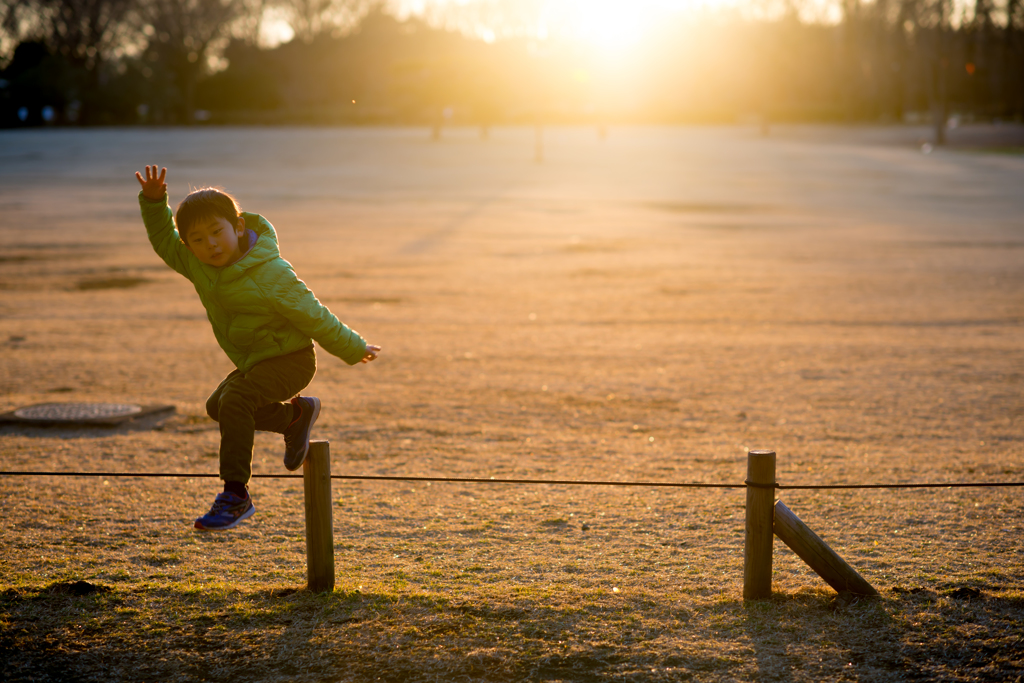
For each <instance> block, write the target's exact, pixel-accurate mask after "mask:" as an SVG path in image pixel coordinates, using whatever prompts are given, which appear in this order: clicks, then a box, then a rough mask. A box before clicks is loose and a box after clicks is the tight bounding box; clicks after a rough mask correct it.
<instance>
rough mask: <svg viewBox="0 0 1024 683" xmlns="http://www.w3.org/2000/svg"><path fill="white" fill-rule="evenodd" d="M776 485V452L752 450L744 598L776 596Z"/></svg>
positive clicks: (744, 557) (749, 468)
mask: <svg viewBox="0 0 1024 683" xmlns="http://www.w3.org/2000/svg"><path fill="white" fill-rule="evenodd" d="M757 484H761V486H757ZM773 484H775V451H750V452H748V453H747V534H746V543H745V544H744V546H743V599H744V600H762V599H764V598H769V597H771V595H772V535H773V530H772V523H773V515H774V505H773V504H774V502H775V489H774V487H773V486H772V485H773Z"/></svg>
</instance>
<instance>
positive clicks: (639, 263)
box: [0, 128, 1024, 681]
mask: <svg viewBox="0 0 1024 683" xmlns="http://www.w3.org/2000/svg"><path fill="white" fill-rule="evenodd" d="M834 133H835V130H833V131H832V132H829V130H828V129H807V130H797V129H788V130H782V131H780V132H779V133H778V134H777V135H775V134H773V135H772V136H770V137H767V138H762V137H759V136H758V135H756V134H755V133H754V132H753V131H751V130H746V129H742V128H720V129H719V128H708V129H700V128H691V129H670V128H666V129H657V128H638V129H625V128H624V129H612V130H611V131H610V134H609V136H608V138H607V139H606V140H604V141H601V140H600V139H599V138H598V136H597V134H596V132H595V131H594V130H592V129H550V130H547V131H545V135H544V142H545V148H544V157H545V159H544V162H543V163H535V161H534V158H533V157H534V132H533V131H532V130H525V129H497V130H494V131H492V134H491V136H490V139H488V140H481V139H479V137H478V136H477V133H476V131H473V130H461V131H446V134H445V136H444V138H443V139H442V140H441V141H440V142H431V141H430V140H429V136H428V133H427V132H426V131H423V130H412V129H408V130H402V129H397V130H396V129H390V130H385V129H366V130H362V129H201V130H194V131H190V130H158V129H151V130H150V129H131V130H95V131H28V132H0V349H2V351H0V412H2V411H6V410H10V409H13V408H16V407H19V406H23V405H28V404H33V403H40V402H48V401H103V402H134V403H142V404H148V403H164V402H167V403H173V404H174V405H175V406H176V408H177V413H176V415H175V416H173V417H171V418H169V419H166V420H163V421H157V422H153V421H150V422H146V423H143V424H140V425H136V426H134V427H125V428H120V429H75V430H55V429H29V428H23V427H3V428H2V429H0V469H4V470H12V469H36V470H83V471H90V470H92V471H125V472H131V471H135V472H141V471H168V472H215V471H216V465H217V456H216V451H217V444H218V439H219V434H218V431H217V427H216V424H215V423H213V422H212V421H211V420H209V419H208V418H207V417H206V415H205V412H204V408H203V406H204V403H205V400H206V397H207V395H208V394H209V392H210V391H212V390H213V388H214V387H216V385H217V383H218V382H219V381H220V379H221V378H222V377H223V375H225V374H227V373H228V372H229V371H230V370H231V366H230V363H229V361H228V360H227V358H226V357H225V356H224V354H223V353H222V352H221V351H220V350H219V348H218V347H217V345H216V342H215V340H214V338H213V334H212V332H211V330H210V326H209V324H208V322H207V321H206V317H205V313H204V311H203V309H202V307H201V305H200V303H199V301H198V298H197V297H196V296H195V293H194V291H193V289H192V287H191V285H190V284H189V283H188V282H187V281H185V280H184V279H182V278H181V277H180V276H178V275H177V274H175V273H174V272H172V271H170V270H169V269H168V268H166V267H165V266H164V265H163V263H162V262H161V261H160V260H159V259H158V258H157V257H156V255H155V254H153V252H152V250H151V249H150V246H149V244H148V242H147V240H146V237H145V232H144V230H143V228H142V224H141V220H140V218H139V212H138V205H137V201H136V193H137V190H138V186H137V184H136V182H135V180H134V178H133V177H132V174H133V173H134V171H136V170H139V169H141V168H142V167H143V166H144V165H145V164H147V163H156V164H161V165H166V166H167V167H168V168H169V173H168V182H169V184H170V193H171V201H172V203H175V204H176V202H177V201H179V200H180V199H181V198H182V197H183V196H184V194H185V193H186V192H187V189H188V187H189V186H202V185H206V184H214V185H220V186H223V187H225V188H227V189H228V190H230V191H232V192H233V193H235V194H236V196H237V197H238V198H239V199H240V200H241V202H242V205H243V208H245V209H246V210H250V211H256V212H259V213H262V214H263V215H265V216H266V217H267V218H268V219H269V220H270V221H271V222H272V223H273V224H274V225H275V227H276V228H277V230H278V232H279V235H280V241H281V245H282V253H283V255H284V256H285V258H287V259H289V260H290V261H291V262H292V263H293V264H294V265H295V267H296V270H297V271H298V273H299V274H300V276H301V277H303V279H305V280H306V282H307V283H308V284H309V285H310V287H311V288H312V289H313V290H314V291H315V292H316V293H317V295H318V296H319V298H320V299H321V300H322V301H324V302H325V303H326V304H327V305H328V306H330V308H331V309H332V310H333V311H334V312H335V313H337V314H338V316H339V317H340V318H341V319H342V320H344V321H346V322H347V323H349V324H350V325H351V326H352V327H354V328H355V329H356V330H358V331H359V332H360V333H361V334H363V335H364V336H365V337H366V338H367V339H368V340H370V341H371V342H373V343H377V344H381V345H382V346H383V347H384V351H383V353H382V356H381V358H380V359H379V360H378V361H377V362H375V363H372V364H369V365H364V366H357V367H348V366H346V365H345V364H344V363H343V362H342V361H340V360H338V359H336V358H332V357H330V356H328V355H326V354H325V353H323V352H320V354H319V364H320V367H319V372H318V374H317V376H316V378H315V379H314V381H313V383H312V385H311V386H310V388H309V389H308V390H307V392H306V393H309V394H311V395H315V396H319V397H320V398H321V399H322V401H323V404H324V412H323V413H322V416H321V418H320V421H319V422H318V423H317V427H316V430H315V436H316V437H317V438H323V439H329V440H330V442H331V449H332V456H333V468H334V472H335V473H345V474H409V475H441V476H472V477H491V476H493V477H499V478H500V477H523V478H545V479H584V478H594V479H621V480H626V479H632V480H656V481H681V482H689V481H700V482H722V483H739V482H741V481H742V480H743V478H744V476H745V462H746V451H747V450H748V449H753V448H772V449H775V450H776V451H777V452H778V456H779V460H778V462H779V475H778V476H779V480H780V481H781V482H782V483H783V484H797V483H807V484H815V483H874V482H971V481H990V482H991V481H1024V433H1022V432H1024V430H1022V428H1024V398H1022V396H1024V391H1022V390H1024V381H1022V378H1024V348H1022V345H1021V333H1022V331H1024V190H1022V188H1024V156H1021V155H1020V154H1013V153H994V152H981V151H973V152H972V151H962V150H960V151H945V150H936V151H933V152H932V153H931V154H924V153H922V152H921V150H920V149H919V148H918V147H917V146H916V145H912V144H864V143H853V142H851V141H850V139H849V138H848V136H847V137H844V136H842V135H837V134H834ZM884 137H885V136H884V135H880V136H876V139H881V138H884ZM281 455H282V445H281V441H280V437H278V436H277V435H272V434H259V435H257V443H256V449H255V453H254V469H255V471H256V472H257V473H284V471H285V470H284V468H283V465H282V464H281ZM251 489H252V494H253V499H254V501H255V504H256V508H257V513H256V516H255V517H254V518H252V519H251V520H250V521H248V522H246V523H244V524H243V525H242V526H240V527H239V528H238V529H236V530H232V531H230V532H227V533H222V534H201V533H198V532H195V531H193V529H192V528H191V525H192V521H193V519H194V518H195V517H197V516H199V515H200V514H202V513H203V512H205V511H206V509H207V508H208V507H209V504H210V502H211V501H212V498H213V495H214V494H215V492H216V491H217V490H219V489H218V487H217V482H216V481H215V480H209V479H190V480H162V479H130V478H129V479H123V478H111V479H109V480H100V479H75V478H23V477H19V478H14V477H0V591H2V592H0V666H2V669H3V678H4V680H10V681H29V680H38V681H57V680H62V681H64V680H83V681H85V680H103V681H112V680H131V681H142V680H145V681H155V680H182V681H188V680H210V681H214V680H217V681H222V680H253V681H350V680H352V681H362V680H385V681H471V680H473V681H475V680H494V681H499V680H501V681H504V680H545V681H555V680H564V681H683V680H693V681H728V680H749V681H754V680H757V681H765V680H778V681H820V680H850V681H853V680H857V681H886V680H918V679H919V680H949V681H981V680H987V681H991V680H1011V681H1012V680H1021V677H1022V676H1024V640H1022V636H1024V628H1022V626H1021V624H1022V623H1024V622H1022V620H1024V558H1022V551H1024V535H1022V529H1024V524H1022V515H1024V501H1022V495H1024V491H1022V490H1021V489H1019V488H1018V489H1013V488H979V489H928V490H900V491H890V490H869V491H835V492H832V491H829V492H802V491H790V492H787V491H782V492H780V496H779V497H780V498H781V499H782V500H784V501H785V502H786V504H787V505H788V506H789V507H790V508H791V509H793V510H794V512H796V513H797V514H798V515H800V516H801V518H802V519H803V520H804V521H806V522H807V523H808V524H809V525H810V526H811V527H812V528H813V529H815V530H816V531H817V532H818V533H819V535H821V536H822V537H823V538H824V539H825V540H826V541H828V542H829V543H830V544H831V545H832V547H833V548H835V549H836V550H837V551H838V552H839V553H840V554H841V555H843V556H844V557H845V558H846V559H847V560H848V561H849V562H850V563H851V564H852V565H854V566H855V567H856V568H857V569H858V570H859V571H860V572H861V573H862V574H863V575H864V577H865V578H866V579H867V580H868V581H869V582H871V583H872V584H873V585H874V586H875V587H876V588H878V590H879V591H880V593H881V597H880V598H879V599H876V600H863V601H855V602H853V603H852V604H851V603H850V602H849V601H845V600H837V599H836V596H835V593H834V592H833V591H832V590H831V589H829V588H828V587H827V586H826V585H825V584H824V583H823V582H822V581H821V580H820V579H819V578H818V577H817V576H816V575H814V574H813V572H811V571H810V570H809V569H808V568H807V567H806V566H804V565H803V564H802V563H801V562H800V561H799V560H798V559H797V558H796V557H795V556H794V555H793V554H792V553H791V552H790V551H788V550H787V549H786V548H785V547H784V546H783V545H782V544H781V543H780V542H778V541H776V551H775V560H774V562H775V576H774V588H775V591H776V593H775V596H774V597H773V599H772V600H770V601H767V602H763V603H751V604H744V603H743V601H742V600H741V590H742V571H743V569H742V564H743V517H744V508H743V503H744V494H743V491H742V490H741V489H736V490H672V489H651V488H647V489H644V488H594V487H568V486H547V487H545V486H510V485H472V486H471V485H456V484H436V483H435V484H433V485H428V484H423V483H416V484H410V483H401V482H399V483H368V482H335V483H334V498H335V500H336V506H335V513H334V526H335V542H336V545H337V548H336V550H337V556H336V562H337V574H338V587H337V590H336V591H335V592H334V593H333V594H328V595H311V594H309V593H307V592H306V591H305V590H298V591H296V590H295V589H301V588H302V587H303V586H304V584H305V545H304V530H303V517H302V514H303V513H302V489H301V486H300V485H299V484H298V483H297V482H294V481H288V480H255V481H254V483H253V485H252V487H251ZM78 580H84V581H88V582H90V583H92V584H94V585H97V586H99V587H100V588H101V591H100V592H96V593H93V594H90V595H84V596H75V595H73V594H69V593H67V591H66V590H65V588H64V586H66V584H68V583H69V582H74V581H78Z"/></svg>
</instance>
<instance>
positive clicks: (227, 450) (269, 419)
mask: <svg viewBox="0 0 1024 683" xmlns="http://www.w3.org/2000/svg"><path fill="white" fill-rule="evenodd" d="M315 374H316V353H315V352H314V351H313V345H312V344H310V345H309V347H307V348H305V349H302V350H301V351H296V352H295V353H289V354H288V355H286V356H277V357H276V358H268V359H267V360H265V361H261V362H259V363H257V364H256V365H254V366H253V367H252V368H251V369H250V370H249V371H248V372H242V371H241V370H235V371H234V372H232V373H231V374H230V375H228V376H227V377H225V378H224V381H223V382H221V383H220V386H219V387H217V388H216V390H214V392H213V393H212V394H211V395H210V398H209V399H208V400H207V401H206V412H207V413H208V414H209V416H210V417H212V418H213V419H214V420H216V421H217V422H219V423H220V478H221V479H223V480H224V481H240V482H242V483H243V484H247V483H249V479H250V478H251V477H252V446H253V440H254V437H255V433H256V430H257V429H258V430H260V431H261V432H277V433H278V434H283V433H284V430H285V429H287V428H288V425H289V424H291V422H292V415H293V410H292V405H291V404H290V403H286V401H288V400H290V399H291V398H292V397H293V396H295V395H297V394H298V393H299V392H300V391H302V390H303V389H305V388H306V386H307V385H308V384H309V383H310V381H312V379H313V375H315Z"/></svg>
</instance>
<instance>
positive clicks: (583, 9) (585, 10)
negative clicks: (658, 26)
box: [569, 0, 654, 53]
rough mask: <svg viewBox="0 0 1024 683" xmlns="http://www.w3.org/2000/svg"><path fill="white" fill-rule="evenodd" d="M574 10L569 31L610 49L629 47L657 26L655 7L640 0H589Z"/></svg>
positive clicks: (611, 50) (578, 3) (608, 50)
mask: <svg viewBox="0 0 1024 683" xmlns="http://www.w3.org/2000/svg"><path fill="white" fill-rule="evenodd" d="M571 10H572V14H573V16H572V17H571V18H570V20H571V23H572V25H570V27H569V28H570V32H571V33H574V34H576V37H578V38H579V39H581V40H583V41H584V42H587V43H590V44H591V45H593V46H594V47H596V48H598V49H600V50H603V51H607V52H612V53H620V52H624V51H627V50H629V49H630V48H632V47H634V46H636V45H637V44H638V43H640V42H641V41H642V40H643V39H644V36H645V35H647V34H648V32H649V31H650V30H651V29H652V28H653V27H654V17H653V16H652V15H653V11H652V10H653V7H652V6H651V5H650V3H644V2H641V1H638V0H632V1H630V0H586V1H580V2H574V3H572V7H571Z"/></svg>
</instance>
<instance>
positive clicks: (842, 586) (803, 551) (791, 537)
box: [773, 500, 878, 595]
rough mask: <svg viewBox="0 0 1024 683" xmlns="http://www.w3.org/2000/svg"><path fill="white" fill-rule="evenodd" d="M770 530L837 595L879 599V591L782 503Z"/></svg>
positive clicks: (779, 504)
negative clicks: (772, 528) (845, 594)
mask: <svg viewBox="0 0 1024 683" xmlns="http://www.w3.org/2000/svg"><path fill="white" fill-rule="evenodd" d="M773 526H774V530H775V535H776V536H778V537H779V538H780V539H781V540H782V542H783V543H785V544H786V545H788V546H789V547H790V549H792V551H793V552H795V553H796V554H797V555H798V556H799V557H800V559H801V560H803V561H804V562H806V563H807V565H808V566H809V567H810V568H811V569H813V570H814V571H815V572H816V573H817V574H818V576H820V577H821V578H823V579H824V580H825V583H827V584H828V585H830V586H832V587H833V588H835V589H836V591H838V592H840V593H842V592H844V591H845V592H849V593H853V594H854V595H878V591H876V590H875V589H874V588H872V586H871V584H869V583H868V582H867V581H865V580H864V577H863V576H861V575H860V574H858V573H857V570H856V569H854V568H853V567H851V566H850V565H848V564H847V563H846V561H845V560H843V558H841V557H839V555H837V554H836V552H835V551H834V550H832V548H830V547H828V544H827V543H825V541H823V540H821V538H820V537H819V536H818V535H817V534H816V533H814V532H813V531H811V529H810V527H808V526H807V525H806V524H804V523H803V522H802V521H800V518H799V517H797V516H796V515H795V514H793V511H792V510H790V509H789V508H788V507H786V506H785V505H783V503H782V501H781V500H780V501H777V502H776V503H775V522H774V525H773Z"/></svg>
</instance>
